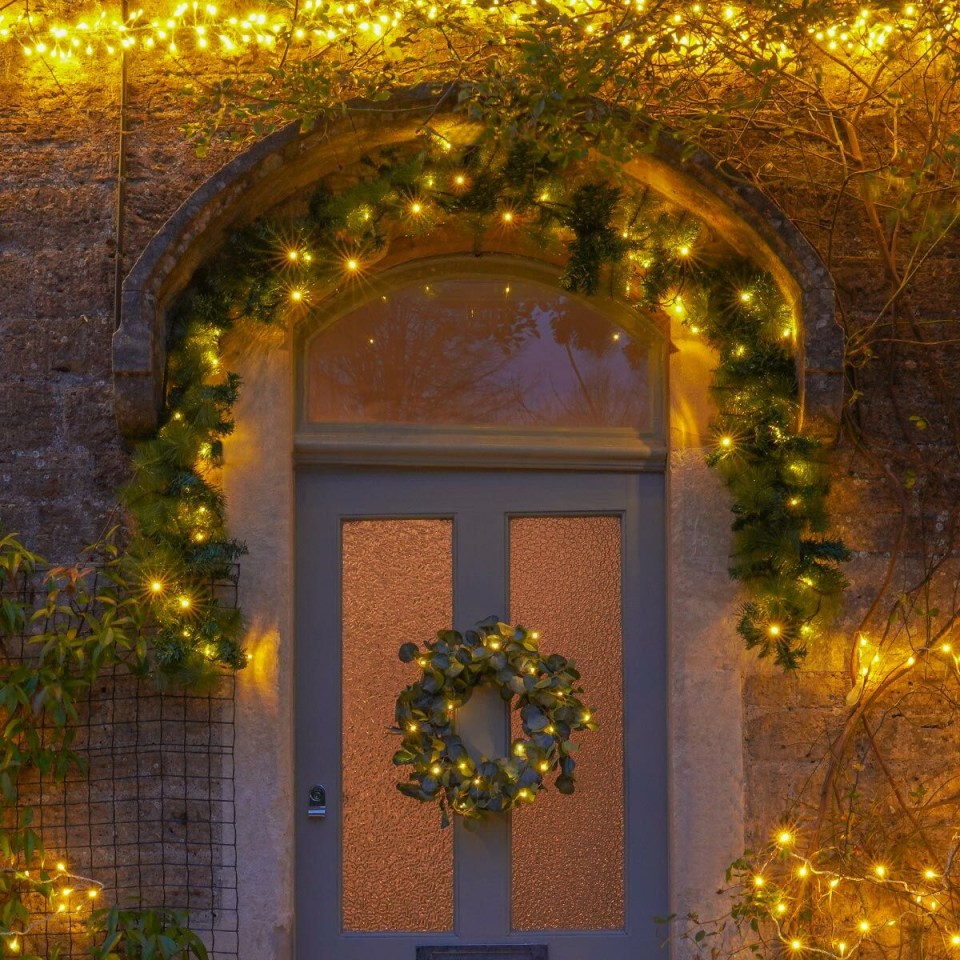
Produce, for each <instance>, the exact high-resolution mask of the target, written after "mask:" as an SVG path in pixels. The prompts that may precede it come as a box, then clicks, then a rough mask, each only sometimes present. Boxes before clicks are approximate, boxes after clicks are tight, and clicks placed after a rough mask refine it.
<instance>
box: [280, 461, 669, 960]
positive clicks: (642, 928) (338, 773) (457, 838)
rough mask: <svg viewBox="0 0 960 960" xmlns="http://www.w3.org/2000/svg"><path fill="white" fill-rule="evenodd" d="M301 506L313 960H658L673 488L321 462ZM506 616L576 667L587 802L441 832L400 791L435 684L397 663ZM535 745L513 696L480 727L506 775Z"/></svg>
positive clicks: (301, 852) (580, 787) (307, 947)
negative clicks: (583, 714)
mask: <svg viewBox="0 0 960 960" xmlns="http://www.w3.org/2000/svg"><path fill="white" fill-rule="evenodd" d="M297 503H298V527H297V530H298V542H297V554H296V555H297V573H296V581H297V582H296V587H297V662H296V676H297V690H296V693H297V709H296V717H297V771H296V798H297V804H298V809H297V811H296V817H297V834H296V847H297V848H296V861H297V866H296V883H297V934H296V936H297V944H296V956H297V958H298V960H328V958H329V960H334V958H336V960H432V958H437V960H439V958H441V957H446V958H449V960H453V958H455V957H458V956H462V957H467V956H469V957H473V958H481V957H489V958H506V957H510V958H514V960H516V958H523V957H549V960H588V958H592V957H602V958H603V960H627V958H630V960H645V958H648V957H653V956H654V955H656V954H658V952H659V942H658V936H657V931H656V929H655V925H654V922H653V917H654V916H656V915H664V914H665V913H666V899H667V898H666V881H667V868H666V854H667V836H666V832H667V804H666V795H667V760H666V749H665V746H666V731H665V713H666V711H665V703H666V677H665V650H664V639H665V635H666V630H665V621H664V611H665V606H666V603H665V577H664V560H665V556H664V554H665V549H664V532H663V476H662V474H658V473H630V472H611V473H605V474H587V473H581V472H568V473H554V472H549V471H537V472H528V473H525V472H520V471H517V472H509V471H483V470H480V471H476V470H475V471H462V472H456V471H441V470H422V471H388V470H378V469H362V468H359V469H352V470H346V469H343V470H337V469H331V468H329V467H319V466H309V465H308V466H304V467H302V468H301V469H300V470H299V472H298V478H297ZM491 614H494V615H497V616H500V617H502V618H504V619H507V620H508V621H509V622H512V623H522V624H524V625H525V626H527V627H530V628H536V629H538V630H539V632H540V634H541V641H540V644H541V649H542V650H543V651H544V652H545V653H552V652H557V653H561V654H563V655H565V656H567V657H570V658H573V659H574V660H575V661H576V665H577V667H578V669H579V670H580V672H581V674H582V677H583V687H584V690H585V694H584V696H583V699H584V701H585V702H586V703H588V704H589V705H591V706H592V707H594V708H595V711H596V719H597V721H598V723H599V729H598V730H597V731H591V732H583V733H581V734H580V735H579V737H578V739H579V743H580V750H579V752H578V754H577V759H578V769H577V788H576V792H575V794H573V795H572V796H563V795H560V794H558V793H557V792H556V791H555V790H552V789H549V786H548V789H546V790H544V791H543V792H542V793H541V794H540V795H539V796H538V798H537V800H536V802H535V803H533V804H531V805H530V806H529V807H525V808H523V809H522V810H519V811H517V812H516V813H514V814H513V815H512V816H506V815H500V816H494V817H492V818H491V819H490V820H489V821H487V822H484V823H483V824H481V825H480V826H479V827H472V826H471V827H468V826H467V825H465V824H464V823H462V822H459V818H456V819H457V821H458V822H455V824H454V826H453V827H452V828H448V829H441V826H440V816H439V811H438V809H437V808H436V806H434V805H423V804H420V803H418V802H417V801H416V800H413V799H411V798H409V797H406V796H403V795H402V794H400V793H399V792H398V791H397V789H396V783H397V782H398V780H399V779H401V778H403V777H404V776H405V774H404V772H403V768H397V767H394V766H393V765H392V762H391V761H392V756H393V753H394V751H395V750H396V748H397V745H398V740H399V738H398V737H397V736H396V735H395V734H393V733H391V732H390V729H389V728H390V727H391V725H392V724H393V709H394V703H395V700H396V697H397V694H398V693H399V692H400V690H401V689H402V688H403V687H405V686H406V685H407V684H409V683H411V682H413V680H415V679H416V678H417V676H418V675H419V671H418V668H417V667H416V664H415V663H414V664H403V663H401V662H400V661H399V659H398V658H397V651H398V648H399V647H400V645H401V644H402V643H404V642H406V641H411V640H412V641H415V642H420V643H422V642H423V641H424V640H426V639H430V638H432V637H433V636H434V635H435V633H436V631H437V630H440V629H445V628H449V626H450V625H451V624H452V625H454V626H455V628H456V629H459V630H465V629H468V628H470V627H471V626H472V625H473V624H474V623H475V622H477V621H478V620H481V619H484V618H486V617H488V616H490V615H491ZM511 724H513V725H514V726H513V730H514V735H516V733H517V732H518V730H519V725H518V723H517V721H516V719H515V718H512V717H511V716H510V715H509V713H508V710H507V708H506V706H505V705H504V704H503V702H502V700H500V699H499V697H498V695H497V694H496V692H495V691H492V690H480V691H479V692H478V693H477V694H476V695H475V697H474V698H473V699H472V700H471V701H470V703H468V704H467V705H466V706H465V707H464V708H463V709H462V710H461V716H459V717H458V730H459V731H460V732H461V735H462V736H463V737H464V739H465V741H466V742H467V743H468V745H470V747H471V749H472V750H473V751H476V752H477V753H478V754H479V753H486V754H487V755H488V756H503V755H504V754H505V753H506V751H507V749H508V744H509V738H510V735H511ZM548 785H549V780H548ZM318 787H322V788H323V799H324V800H325V804H323V806H325V815H323V816H321V815H319V806H320V804H319V803H318V798H319V794H318V793H317V792H316V790H315V788H318ZM311 791H314V794H313V801H312V802H311V799H310V797H311ZM311 803H312V812H313V815H312V816H311V815H310V808H311ZM452 948H456V949H452Z"/></svg>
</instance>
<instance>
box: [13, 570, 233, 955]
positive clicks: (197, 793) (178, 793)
mask: <svg viewBox="0 0 960 960" xmlns="http://www.w3.org/2000/svg"><path fill="white" fill-rule="evenodd" d="M218 587H220V591H219V592H220V593H221V598H222V599H223V595H224V593H226V595H227V597H226V598H227V599H228V600H230V599H231V595H232V602H235V600H236V579H235V578H233V579H232V580H231V581H230V582H228V583H225V584H223V585H222V586H221V585H218ZM22 589H23V590H24V591H25V592H26V593H29V591H30V589H31V588H30V586H29V585H26V584H24V585H23V586H22ZM24 639H25V638H24ZM23 655H29V646H28V645H27V644H25V643H22V644H21V649H20V650H18V651H10V650H8V651H7V656H23ZM234 692H235V678H234V677H233V675H232V674H228V675H223V676H221V677H220V678H219V679H218V681H217V683H216V685H215V686H214V687H213V688H212V689H211V690H209V691H206V692H204V693H202V694H196V693H184V692H183V691H172V692H171V691H167V692H164V693H161V692H159V691H158V690H157V689H156V687H155V686H154V685H153V684H152V683H151V682H150V681H148V680H143V679H141V678H138V677H135V676H133V675H131V674H130V672H129V671H127V670H126V669H124V668H122V667H117V668H114V669H111V670H109V671H106V672H104V673H103V674H102V675H101V676H100V677H99V678H98V680H97V683H96V684H95V686H94V687H93V688H92V689H91V690H90V691H89V692H88V694H87V695H86V696H85V697H84V698H83V700H82V701H81V702H80V703H78V704H77V706H78V712H79V723H77V724H75V725H74V726H75V730H76V740H75V741H74V744H73V749H74V750H75V751H76V752H77V753H78V754H79V756H80V757H81V759H82V761H83V766H84V769H83V770H82V771H77V770H74V771H71V773H70V774H69V776H68V777H67V779H66V780H65V781H64V782H56V781H55V779H54V778H53V776H52V775H42V776H41V775H39V774H37V773H36V772H34V773H33V774H32V775H30V776H28V777H26V778H21V781H20V784H19V806H20V808H21V809H22V808H25V807H32V808H33V811H34V813H33V816H34V819H33V824H34V826H35V828H36V829H37V830H38V832H39V834H40V836H41V837H42V839H43V842H44V845H45V847H46V850H47V864H48V865H50V864H52V863H54V862H56V861H58V860H61V861H64V862H65V863H66V865H67V867H68V869H69V872H70V873H71V874H76V875H80V876H83V877H88V878H90V879H92V880H95V881H98V882H99V883H102V884H103V893H102V895H101V896H100V897H98V899H97V906H98V908H99V907H106V906H112V905H114V904H117V905H119V906H121V907H123V908H129V909H140V908H142V909H150V908H158V907H163V908H169V909H183V910H186V911H187V912H188V914H189V925H190V927H191V928H192V929H193V930H194V931H196V932H197V933H198V934H199V935H200V936H201V937H202V939H203V940H204V941H205V942H206V944H207V947H208V949H209V950H210V951H211V958H212V960H233V958H236V957H237V955H238V949H239V946H238V932H237V931H238V911H237V860H236V827H235V823H236V820H235V799H234V798H235V793H234V766H233V751H234V732H235V731H234ZM61 902H62V901H61ZM32 906H33V907H35V913H36V919H35V922H34V924H33V926H32V928H31V929H30V930H29V932H28V933H26V934H25V935H24V937H23V944H22V950H23V952H24V953H35V954H38V955H40V956H49V955H50V954H51V951H52V950H53V949H54V947H55V946H57V947H59V949H60V951H61V953H60V955H61V956H62V957H64V958H81V957H84V956H86V955H88V952H89V945H90V937H89V932H88V930H87V921H88V918H89V914H90V909H89V905H84V907H83V909H81V910H79V911H77V912H72V911H73V906H72V904H71V907H70V909H69V910H67V911H64V912H61V911H59V910H58V907H59V906H60V903H59V902H56V901H55V902H51V903H47V902H46V901H45V900H44V899H43V898H42V897H39V896H37V897H36V898H35V902H34V903H33V904H32ZM77 906H80V902H79V900H77Z"/></svg>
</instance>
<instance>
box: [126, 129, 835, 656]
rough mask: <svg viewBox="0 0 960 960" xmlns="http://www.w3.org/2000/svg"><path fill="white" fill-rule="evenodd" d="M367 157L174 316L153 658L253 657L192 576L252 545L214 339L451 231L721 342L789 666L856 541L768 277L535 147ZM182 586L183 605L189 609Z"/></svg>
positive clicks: (719, 391) (724, 414) (764, 641)
mask: <svg viewBox="0 0 960 960" xmlns="http://www.w3.org/2000/svg"><path fill="white" fill-rule="evenodd" d="M363 165H364V166H365V167H366V168H367V169H369V170H370V171H371V173H370V175H369V176H368V177H366V178H362V179H359V180H358V181H357V182H356V183H355V184H353V185H352V186H350V187H348V188H346V189H343V190H341V191H339V192H334V191H332V190H330V189H327V188H321V189H320V190H319V191H318V192H317V193H316V195H315V196H314V198H313V200H312V202H311V204H310V208H309V212H308V214H307V215H306V216H305V217H303V218H301V219H299V220H296V221H294V222H291V223H286V224H272V223H269V222H266V221H263V222H257V223H255V224H253V225H252V226H251V227H249V228H248V229H247V230H246V231H244V232H243V233H242V234H239V235H237V236H236V237H234V238H233V240H232V241H231V243H230V245H229V247H228V249H227V251H226V255H225V256H224V257H222V258H221V259H220V261H218V262H217V263H216V264H214V265H211V266H210V267H209V268H208V269H207V270H206V272H205V273H204V274H203V275H202V276H201V277H200V278H199V279H198V280H197V282H196V283H195V285H194V291H193V293H192V295H191V297H190V298H189V299H187V300H186V301H185V302H184V304H183V305H182V307H181V310H180V312H179V313H178V314H177V316H176V318H175V320H174V324H173V332H172V335H171V341H170V344H169V358H170V359H169V367H168V385H169V387H168V398H167V405H166V407H165V411H164V422H163V424H162V426H161V428H160V431H159V433H158V435H157V438H156V439H155V440H153V441H149V442H148V443H147V444H145V445H143V446H142V447H141V448H140V449H139V450H138V452H137V454H136V455H135V461H134V466H135V471H136V472H135V477H134V481H133V484H132V485H131V487H130V488H129V490H128V492H127V494H126V502H127V504H128V505H130V506H131V507H132V508H133V510H134V514H135V516H136V517H137V519H138V521H139V528H140V537H139V539H138V540H137V541H136V542H135V543H134V545H133V547H132V549H131V552H132V553H133V554H134V555H135V556H136V557H137V562H138V565H139V570H140V576H141V578H142V580H143V582H144V585H145V589H146V588H147V587H148V585H149V584H151V583H155V584H156V585H157V586H158V587H160V589H159V590H158V591H157V593H158V595H159V598H160V599H162V602H163V604H164V607H163V609H164V610H166V611H168V616H169V619H170V623H171V624H172V627H171V629H170V630H169V631H168V632H166V633H164V634H163V644H164V646H163V647H162V649H161V650H160V651H158V655H159V653H163V655H164V656H165V657H166V658H168V659H170V660H177V658H180V657H183V656H186V655H187V652H188V651H197V650H200V651H206V656H207V657H209V658H210V659H213V660H224V661H226V662H230V663H236V662H237V661H236V658H237V657H238V656H239V647H237V646H236V640H235V639H234V638H235V637H236V636H238V631H239V622H234V623H232V624H230V629H229V630H228V629H225V627H224V625H223V624H221V623H220V622H219V620H217V621H215V622H214V623H213V624H212V626H210V628H209V629H208V628H207V621H206V620H205V619H201V621H200V624H199V625H198V624H197V621H196V620H195V619H194V616H195V614H194V607H195V604H194V598H195V597H196V596H197V595H198V594H199V592H200V590H199V587H198V586H197V581H196V574H195V573H194V572H193V571H194V569H195V568H197V563H198V561H197V557H198V556H199V557H200V558H201V563H200V566H199V568H198V569H199V571H200V572H201V573H206V572H208V570H209V569H210V568H209V566H207V563H208V559H207V558H208V557H209V555H210V553H209V551H213V555H214V557H215V559H216V561H217V562H222V561H225V560H227V559H229V558H230V557H232V556H235V555H236V553H237V552H238V551H240V550H242V545H240V544H236V543H235V542H234V541H231V540H229V539H228V538H227V535H226V533H225V529H226V521H225V516H224V504H223V498H222V495H221V494H220V492H219V489H218V488H217V487H216V486H215V484H214V483H213V480H212V478H211V471H210V464H211V463H217V462H219V458H220V454H221V450H222V444H221V438H222V437H223V436H224V435H225V434H226V433H228V432H229V430H230V429H231V428H232V421H231V419H230V409H231V407H232V404H233V402H234V400H235V399H236V395H237V389H238V381H237V378H236V377H235V375H233V374H229V373H225V372H224V371H223V370H222V369H221V365H220V350H221V340H222V338H223V336H224V335H225V334H226V333H227V332H228V331H229V330H230V329H231V327H232V326H233V324H234V322H235V318H237V317H240V316H243V317H247V318H250V319H251V320H252V321H253V322H254V323H255V324H257V325H260V326H264V325H266V326H267V327H269V326H276V325H280V324H282V323H284V322H287V321H293V322H296V321H297V320H299V319H300V318H302V317H303V316H304V315H305V314H306V313H307V312H309V311H310V310H311V309H313V308H314V306H315V305H319V304H320V303H322V302H323V300H324V298H325V297H327V296H328V295H330V294H331V293H332V292H334V291H337V290H343V289H349V288H352V287H354V286H355V285H357V284H362V283H364V282H366V277H367V276H368V274H369V272H370V270H371V269H372V268H373V266H374V264H375V263H376V261H377V260H378V259H379V258H380V257H382V256H383V254H384V252H385V251H386V250H387V249H388V248H389V247H390V245H391V243H393V242H394V241H396V240H397V239H398V238H401V237H423V236H426V235H428V234H429V233H430V232H431V231H434V230H437V229H438V228H440V227H442V226H450V225H454V226H460V227H467V228H468V229H469V230H471V231H472V232H473V233H474V246H475V249H477V250H479V249H481V247H482V243H483V238H484V237H485V236H488V235H490V234H491V233H494V232H495V231H509V232H512V233H514V234H515V235H516V237H517V238H518V239H519V238H523V237H525V238H529V240H530V241H531V242H535V243H537V244H539V245H540V246H542V247H545V248H548V249H556V250H558V251H560V252H563V253H565V254H566V267H565V269H564V272H563V274H562V277H561V278H560V279H561V283H562V284H563V286H565V287H566V288H567V289H569V290H571V291H573V292H576V293H583V294H587V295H589V294H593V293H597V292H601V291H602V292H604V293H606V294H607V295H612V296H615V297H617V298H618V299H620V300H622V301H624V302H625V303H627V304H629V305H630V306H632V307H633V308H634V309H635V310H637V311H643V312H646V313H650V312H655V313H657V314H659V315H660V316H661V318H662V320H663V322H664V323H666V322H667V317H668V316H670V315H672V316H674V317H678V318H680V319H681V320H682V321H683V322H684V323H685V324H687V326H688V328H689V329H690V330H691V331H699V332H701V333H702V334H703V335H704V336H705V337H706V338H707V339H708V340H709V341H710V343H711V345H712V346H714V347H715V348H716V349H717V351H718V353H719V366H718V368H717V372H716V380H715V392H716V395H717V397H718V400H719V405H720V416H719V418H718V420H717V424H716V426H717V436H718V440H717V447H716V450H715V452H714V453H712V454H711V456H710V463H711V464H712V465H713V466H715V467H716V468H717V469H718V470H719V471H720V473H721V475H722V476H723V477H724V479H725V481H726V482H727V484H728V486H729V487H730V490H731V492H732V493H733V495H734V505H733V510H734V513H735V515H736V521H735V524H734V531H735V533H734V536H735V543H734V559H735V562H734V566H733V567H732V569H731V574H732V575H733V576H735V577H736V578H738V579H740V580H741V581H742V582H743V583H744V584H745V585H746V586H747V588H748V590H749V591H750V593H751V595H752V600H751V602H750V603H748V604H746V605H745V606H744V608H743V611H742V615H741V618H740V623H739V625H738V629H739V631H740V633H741V635H742V636H743V638H744V640H745V641H746V643H747V644H748V646H751V647H756V648H757V649H758V652H759V653H760V654H761V655H763V656H766V655H768V654H772V655H774V657H775V659H776V661H777V662H778V663H779V664H780V665H782V666H784V667H786V668H792V667H795V666H796V665H797V663H798V662H799V660H800V659H801V658H802V657H803V656H804V655H805V652H806V649H807V646H808V644H809V643H810V642H811V641H813V640H816V639H817V637H818V636H819V635H820V633H821V632H822V630H823V628H824V626H825V624H826V623H828V622H829V619H830V616H831V614H832V612H833V607H834V605H835V601H836V599H837V597H838V596H839V595H840V593H841V592H842V590H843V587H844V585H845V580H844V578H843V576H842V575H841V574H840V572H839V570H838V567H837V564H838V562H840V561H842V560H844V559H845V558H846V551H845V550H844V548H843V546H842V544H840V543H839V542H838V541H837V540H835V539H826V538H824V537H823V535H822V534H823V532H824V531H825V529H826V526H827V518H826V513H825V509H824V498H825V496H826V493H827V486H828V485H827V479H826V469H825V466H824V464H823V462H822V457H821V452H820V445H819V442H818V441H817V440H815V439H813V438H810V437H806V436H804V435H802V434H801V433H800V431H799V430H798V428H797V417H798V405H797V395H798V387H797V379H796V371H795V363H794V343H795V332H796V331H795V321H794V319H793V316H792V313H791V311H790V308H789V307H788V306H787V304H786V303H785V301H784V300H783V298H782V296H781V294H780V293H779V291H778V290H777V289H776V287H775V285H774V283H773V281H772V280H771V279H770V278H769V276H767V275H765V274H763V273H761V272H759V271H758V270H757V269H756V268H755V267H753V266H751V265H749V264H747V263H745V262H741V261H739V260H736V259H731V258H729V257H727V258H718V257H717V255H716V254H711V253H708V252H701V249H700V242H699V235H700V227H699V225H698V224H697V223H696V221H693V220H691V219H690V218H689V217H686V216H684V215H681V214H678V213H677V212H675V211H673V210H671V209H670V208H669V207H667V206H666V205H665V204H664V202H663V201H662V200H661V199H660V198H658V197H657V196H656V195H654V194H653V193H652V192H651V191H649V190H644V191H642V192H639V193H636V192H633V193H631V192H629V191H628V190H627V188H626V187H625V186H623V185H621V184H619V183H617V182H614V181H611V180H606V179H602V178H599V177H598V176H597V174H596V172H595V171H594V170H592V169H591V168H589V167H587V168H586V169H584V168H583V167H582V166H576V165H575V166H570V167H564V166H561V165H560V163H559V162H558V161H556V160H553V159H551V157H550V155H549V154H548V153H545V152H543V151H542V150H541V149H540V148H539V147H538V145H537V144H535V143H532V142H530V141H514V142H512V143H510V144H509V145H507V146H505V147H499V146H497V145H494V144H489V143H483V142H481V143H477V144H467V145H465V146H462V147H458V148H454V146H453V145H452V144H450V143H447V142H445V141H444V142H441V143H440V144H438V143H437V142H436V139H435V138H427V139H426V141H425V143H424V144H423V145H422V146H421V147H417V148H415V149H414V150H413V151H410V152H402V151H396V150H391V151H386V152H385V153H383V154H381V155H379V156H368V157H366V158H365V159H364V162H363ZM198 404H199V406H198ZM180 478H185V479H183V480H181V479H180ZM155 518H159V519H155ZM198 540H199V542H200V543H201V546H202V548H203V549H202V550H199V551H198V547H197V543H198ZM169 571H172V573H171V572H169ZM191 576H192V577H193V580H192V581H191V580H190V579H189V577H191ZM184 583H190V584H191V586H190V587H189V588H185V587H184ZM185 591H186V592H185ZM184 595H186V596H187V597H189V598H190V601H191V602H190V605H189V609H188V610H187V611H186V616H184V615H182V611H181V610H180V609H178V606H177V604H178V602H182V597H183V596H184ZM205 609H208V610H209V609H212V610H213V611H217V608H216V607H215V606H212V607H211V606H207V607H205ZM201 645H202V646H201ZM211 645H212V646H211Z"/></svg>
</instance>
